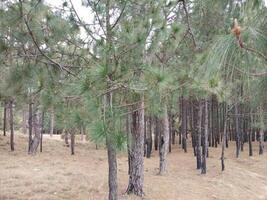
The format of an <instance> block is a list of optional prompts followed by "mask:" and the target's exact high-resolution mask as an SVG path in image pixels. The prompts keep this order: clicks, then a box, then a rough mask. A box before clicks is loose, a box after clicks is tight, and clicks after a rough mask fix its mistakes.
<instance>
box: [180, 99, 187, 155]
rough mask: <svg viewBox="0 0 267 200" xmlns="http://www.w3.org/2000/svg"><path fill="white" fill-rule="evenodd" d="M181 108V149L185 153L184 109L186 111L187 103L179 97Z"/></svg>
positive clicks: (185, 116)
mask: <svg viewBox="0 0 267 200" xmlns="http://www.w3.org/2000/svg"><path fill="white" fill-rule="evenodd" d="M181 107H182V116H181V118H182V127H181V131H182V148H183V149H184V152H185V153H186V152H187V146H186V126H187V124H186V121H187V120H186V118H187V115H186V109H187V101H186V100H185V99H184V97H183V96H182V97H181Z"/></svg>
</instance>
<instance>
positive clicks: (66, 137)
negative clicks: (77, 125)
mask: <svg viewBox="0 0 267 200" xmlns="http://www.w3.org/2000/svg"><path fill="white" fill-rule="evenodd" d="M63 133H64V141H65V145H66V147H69V146H70V145H69V133H68V131H67V130H63Z"/></svg>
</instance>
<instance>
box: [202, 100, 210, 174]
mask: <svg viewBox="0 0 267 200" xmlns="http://www.w3.org/2000/svg"><path fill="white" fill-rule="evenodd" d="M208 120H209V112H208V100H207V99H206V100H205V121H204V128H205V133H204V134H203V149H202V165H201V174H206V171H207V166H206V157H207V152H208V135H209V133H208V131H209V127H208V123H209V121H208Z"/></svg>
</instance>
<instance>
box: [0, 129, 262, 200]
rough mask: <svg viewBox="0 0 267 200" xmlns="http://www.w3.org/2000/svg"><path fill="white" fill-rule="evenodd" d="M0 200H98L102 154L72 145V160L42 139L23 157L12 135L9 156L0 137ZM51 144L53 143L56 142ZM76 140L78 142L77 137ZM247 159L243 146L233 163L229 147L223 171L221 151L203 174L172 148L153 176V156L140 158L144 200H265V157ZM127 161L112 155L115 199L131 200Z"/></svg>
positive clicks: (22, 142)
mask: <svg viewBox="0 0 267 200" xmlns="http://www.w3.org/2000/svg"><path fill="white" fill-rule="evenodd" d="M0 134H1V136H0V200H11V199H14V200H23V199H25V200H26V199H27V200H30V199H31V200H40V199H42V200H61V199H62V200H63V199H64V200H68V199H69V200H70V199H71V200H88V199H89V200H104V199H107V192H108V183H107V177H108V166H107V153H106V151H105V149H104V148H100V149H99V150H96V149H95V145H93V144H91V143H87V142H77V144H76V150H75V151H76V154H75V155H74V156H71V155H70V149H69V148H67V147H65V146H64V142H63V140H60V139H59V138H58V136H53V138H52V139H51V138H50V137H49V136H45V138H44V144H43V153H38V154H37V155H35V156H29V155H28V154H27V137H26V136H22V135H20V134H16V135H15V152H10V148H9V140H8V139H9V138H8V137H4V136H2V133H0ZM56 138H57V139H56ZM77 138H79V136H78V137H77ZM253 147H254V152H253V153H254V156H253V157H249V156H248V146H247V144H245V148H244V152H241V156H240V158H238V159H236V158H235V145H234V143H231V145H230V148H228V149H226V160H225V164H226V170H225V171H224V172H223V173H222V172H221V164H220V153H221V146H219V147H218V148H212V149H210V151H209V154H210V156H209V158H208V160H207V174H206V175H201V174H200V171H198V170H196V160H195V158H194V156H193V153H192V149H191V148H188V153H184V152H183V151H182V149H181V148H180V147H179V146H178V145H177V144H176V145H175V146H173V151H172V153H170V154H169V155H168V167H167V168H168V172H167V174H166V175H164V176H159V175H157V173H158V165H159V158H158V152H157V151H156V152H155V151H154V152H153V154H152V157H151V158H150V159H146V158H145V168H144V169H145V172H144V173H145V184H144V185H145V186H144V191H145V193H146V196H145V198H144V199H151V200H179V199H181V200H216V199H221V200H222V199H223V200H240V199H245V200H250V199H251V200H252V199H253V200H254V199H255V200H267V152H264V155H262V156H259V155H258V144H257V143H254V144H253ZM127 170H128V166H127V155H126V153H119V155H118V187H119V194H120V195H119V199H121V200H137V199H138V198H137V197H135V196H133V195H130V196H128V195H125V194H124V192H125V190H126V188H127V183H128V175H127Z"/></svg>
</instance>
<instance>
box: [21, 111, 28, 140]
mask: <svg viewBox="0 0 267 200" xmlns="http://www.w3.org/2000/svg"><path fill="white" fill-rule="evenodd" d="M27 112H28V110H27V107H25V106H23V109H22V132H23V134H25V135H26V134H27V119H28V117H27Z"/></svg>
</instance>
